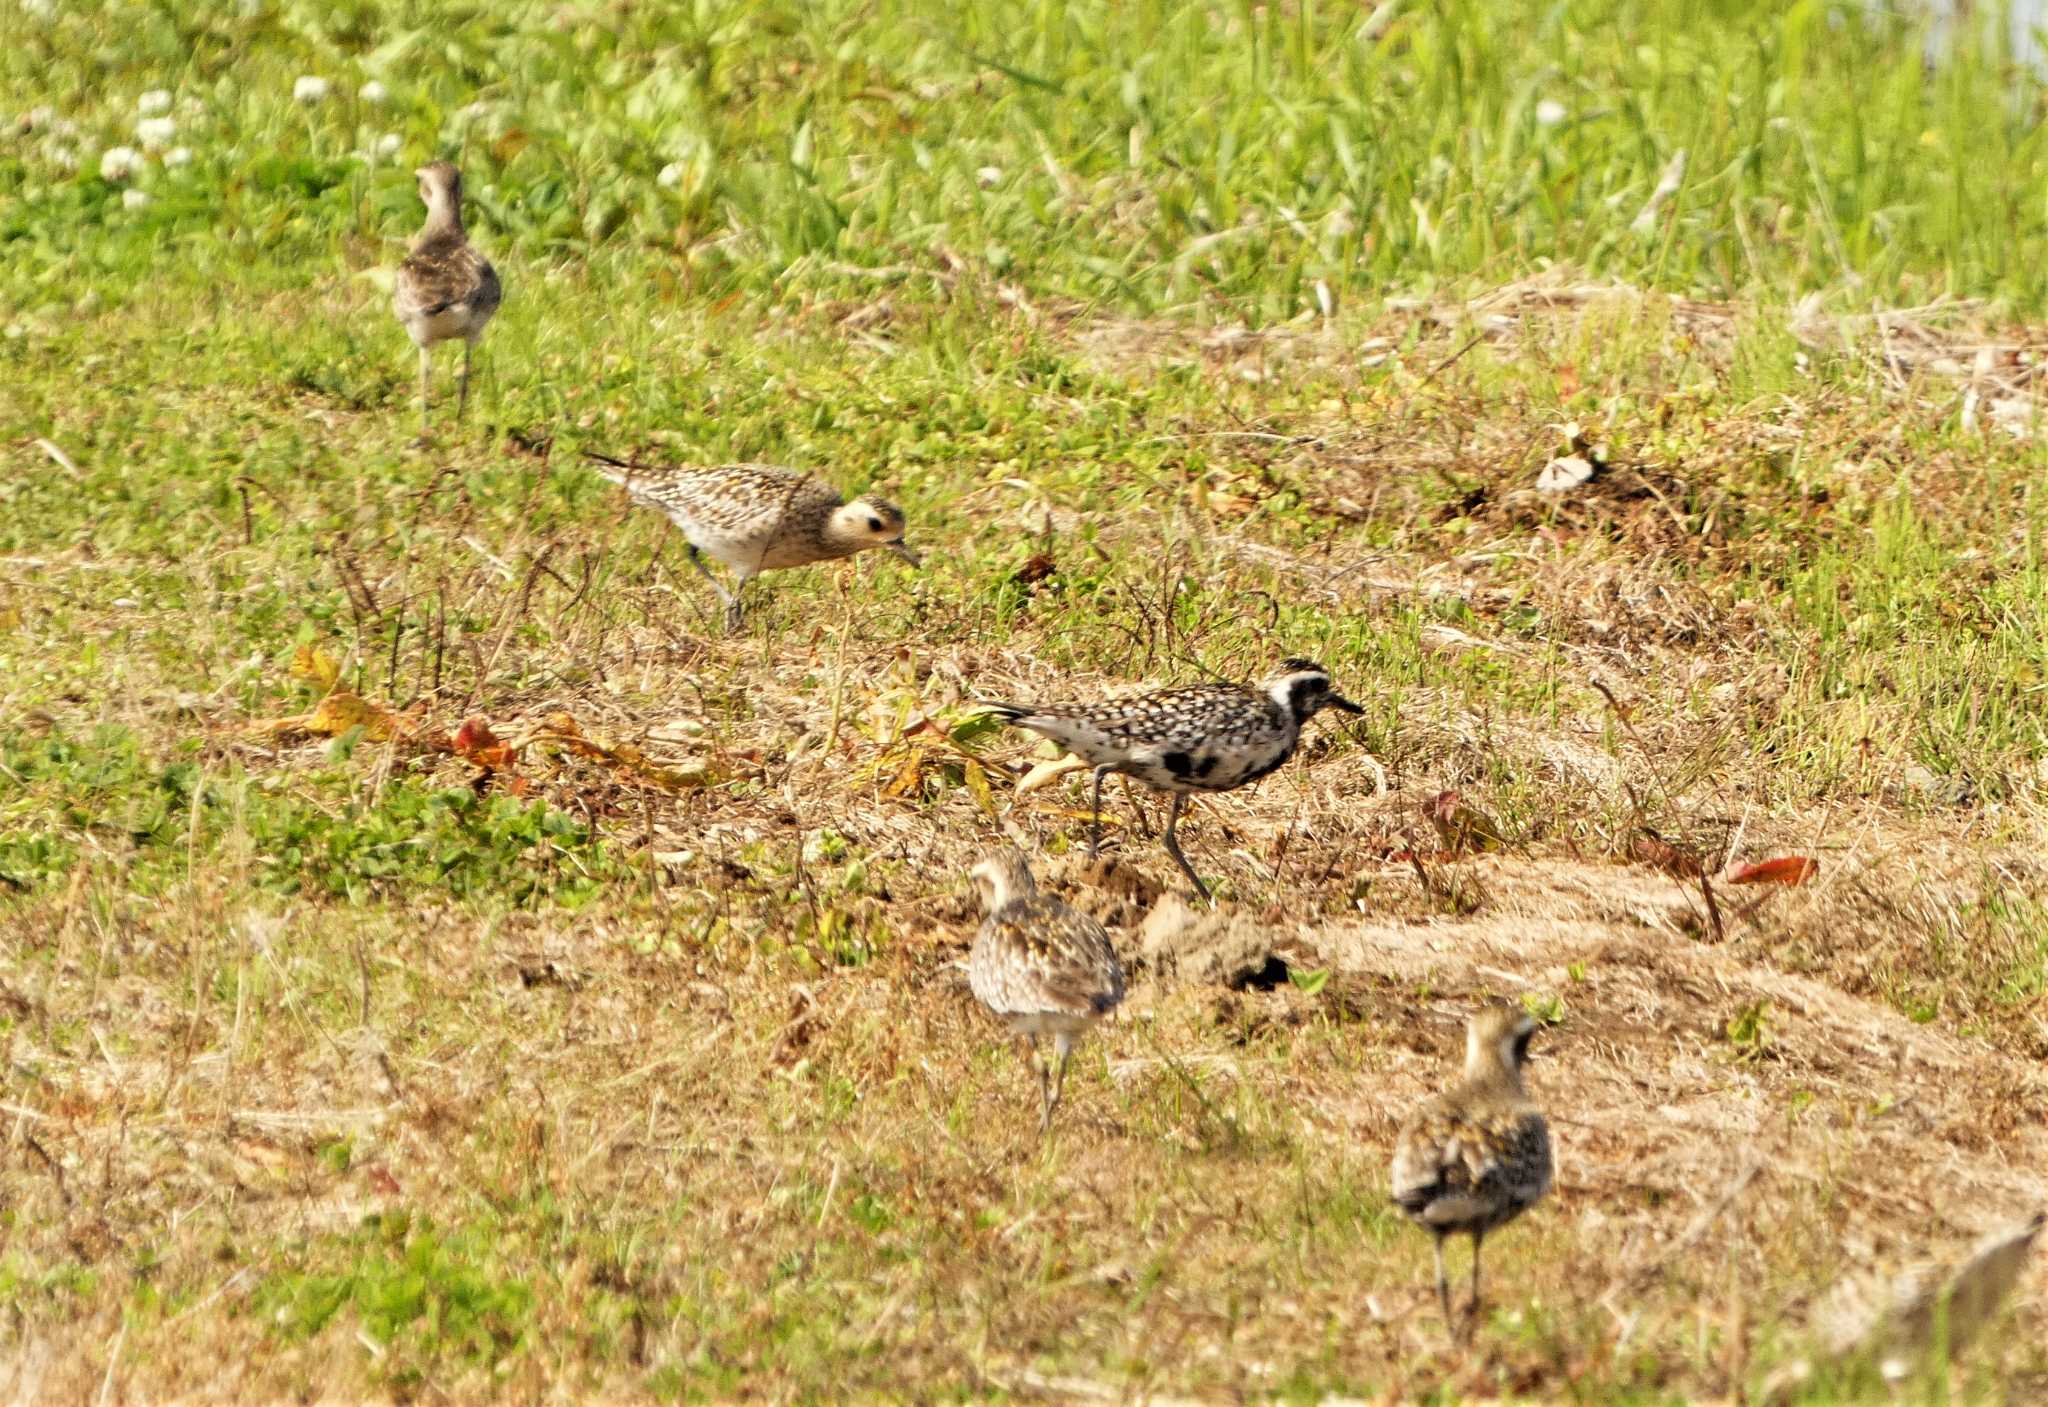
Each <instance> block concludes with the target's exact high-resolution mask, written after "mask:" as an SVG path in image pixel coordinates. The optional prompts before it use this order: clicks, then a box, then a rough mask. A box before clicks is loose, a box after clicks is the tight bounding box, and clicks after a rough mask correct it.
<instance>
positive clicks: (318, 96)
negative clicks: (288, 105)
mask: <svg viewBox="0 0 2048 1407" xmlns="http://www.w3.org/2000/svg"><path fill="white" fill-rule="evenodd" d="M329 86H330V85H329V84H328V82H327V80H326V79H324V78H316V77H314V76H313V75H312V74H310V73H309V74H307V75H305V76H304V77H302V78H300V79H299V80H298V81H297V82H296V83H294V84H292V101H293V102H295V103H308V104H311V103H324V102H326V101H327V91H328V88H329Z"/></svg>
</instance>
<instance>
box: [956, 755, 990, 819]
mask: <svg viewBox="0 0 2048 1407" xmlns="http://www.w3.org/2000/svg"><path fill="white" fill-rule="evenodd" d="M960 771H961V775H962V776H964V777H965V778H966V780H967V794H968V795H969V796H971V797H973V798H974V804H975V805H977V806H979V807H980V808H981V809H982V810H984V811H986V812H987V813H988V815H989V819H990V820H994V819H995V815H996V799H995V795H994V793H992V792H991V791H990V790H989V787H988V773H987V772H984V771H983V770H982V767H981V764H980V763H979V762H976V761H975V760H974V759H973V758H971V757H970V758H968V759H967V760H966V761H965V762H964V763H962V764H961V766H960Z"/></svg>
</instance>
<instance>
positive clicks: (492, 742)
mask: <svg viewBox="0 0 2048 1407" xmlns="http://www.w3.org/2000/svg"><path fill="white" fill-rule="evenodd" d="M455 752H456V755H457V756H459V757H461V758H463V759H464V760H466V761H469V762H473V763H475V764H476V765H477V766H479V767H481V768H483V769H484V770H485V771H486V772H509V771H510V770H512V763H513V761H514V760H515V759H516V758H517V757H518V755H519V750H518V749H517V748H514V747H511V746H509V745H508V744H506V743H503V742H500V741H499V739H498V735H497V734H496V733H493V732H492V731H491V725H490V724H488V723H486V722H485V721H484V720H483V719H481V718H472V719H470V720H469V721H468V722H466V723H464V724H463V725H462V726H461V727H460V728H458V729H456V730H455Z"/></svg>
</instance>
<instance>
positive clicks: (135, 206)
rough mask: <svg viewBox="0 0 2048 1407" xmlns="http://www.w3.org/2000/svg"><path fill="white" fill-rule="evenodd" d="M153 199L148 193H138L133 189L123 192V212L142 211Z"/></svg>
mask: <svg viewBox="0 0 2048 1407" xmlns="http://www.w3.org/2000/svg"><path fill="white" fill-rule="evenodd" d="M152 199H153V197H152V196H151V195H150V193H149V192H148V191H138V190H134V189H132V188H131V189H129V190H125V191H122V192H121V208H122V209H123V210H140V209H142V207H143V206H145V205H147V204H149V202H150V201H151V200H152Z"/></svg>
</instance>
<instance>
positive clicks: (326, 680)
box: [292, 645, 341, 694]
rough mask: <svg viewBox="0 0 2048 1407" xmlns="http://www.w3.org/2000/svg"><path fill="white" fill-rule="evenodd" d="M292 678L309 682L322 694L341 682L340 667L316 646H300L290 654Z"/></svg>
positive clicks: (331, 657)
mask: <svg viewBox="0 0 2048 1407" xmlns="http://www.w3.org/2000/svg"><path fill="white" fill-rule="evenodd" d="M292 677H293V678H295V679H305V680H310V681H311V682H312V683H313V684H314V686H315V687H317V688H318V689H319V690H320V692H321V693H323V694H324V693H326V692H327V691H328V690H330V689H332V688H333V687H334V686H335V685H336V684H337V683H339V682H340V681H341V666H340V665H339V664H337V663H335V659H334V656H332V655H330V654H328V653H327V651H325V650H323V649H321V648H320V647H319V646H318V645H301V646H299V648H298V649H296V650H294V651H293V652H292Z"/></svg>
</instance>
